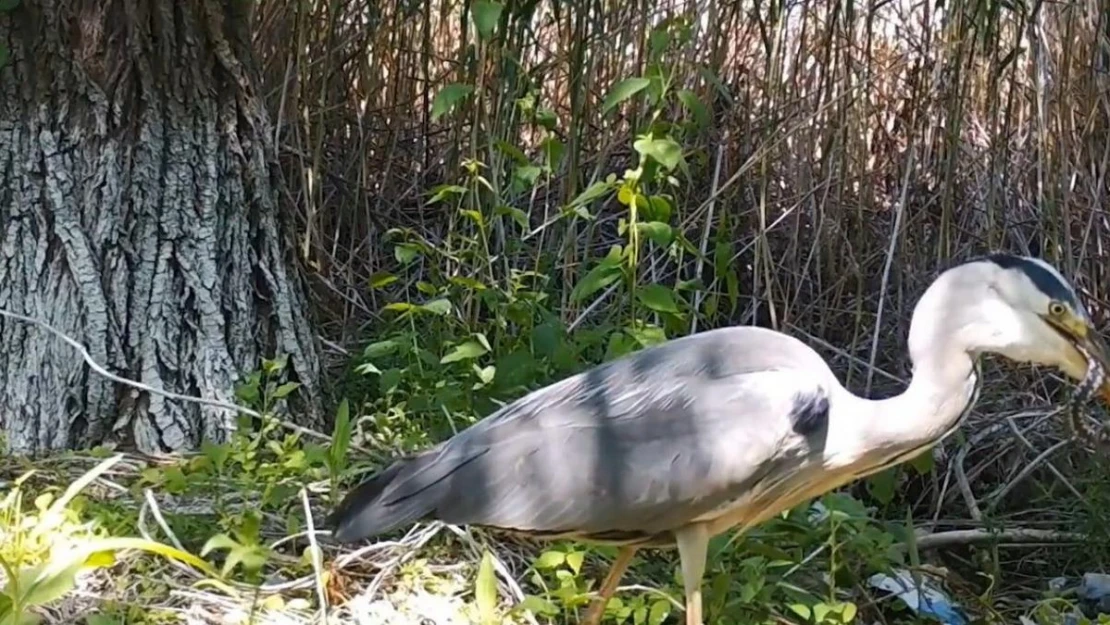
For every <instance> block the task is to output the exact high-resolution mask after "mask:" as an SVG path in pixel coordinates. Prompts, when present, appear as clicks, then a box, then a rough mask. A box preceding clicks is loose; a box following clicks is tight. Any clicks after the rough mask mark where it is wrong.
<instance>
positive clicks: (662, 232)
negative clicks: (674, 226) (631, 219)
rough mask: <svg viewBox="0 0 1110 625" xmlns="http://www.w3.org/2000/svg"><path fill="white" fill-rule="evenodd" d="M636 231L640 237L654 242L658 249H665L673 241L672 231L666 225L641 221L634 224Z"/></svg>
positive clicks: (658, 222)
mask: <svg viewBox="0 0 1110 625" xmlns="http://www.w3.org/2000/svg"><path fill="white" fill-rule="evenodd" d="M636 231H637V232H639V233H640V235H641V236H645V237H647V238H648V239H650V240H652V241H654V242H655V243H656V244H658V245H659V246H660V247H667V246H668V245H670V244H671V241H673V240H674V231H673V230H671V227H670V226H668V225H667V224H665V223H663V222H660V221H641V222H638V223H637V224H636Z"/></svg>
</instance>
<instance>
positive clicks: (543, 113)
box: [536, 108, 559, 130]
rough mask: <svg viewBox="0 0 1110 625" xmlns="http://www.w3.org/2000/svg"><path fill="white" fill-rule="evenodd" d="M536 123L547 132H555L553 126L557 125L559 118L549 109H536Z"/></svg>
mask: <svg viewBox="0 0 1110 625" xmlns="http://www.w3.org/2000/svg"><path fill="white" fill-rule="evenodd" d="M536 123H537V124H539V125H540V126H541V127H543V128H546V129H547V130H555V126H557V125H559V117H558V116H557V115H555V111H553V110H551V109H547V108H541V109H537V110H536Z"/></svg>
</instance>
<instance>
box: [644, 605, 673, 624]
mask: <svg viewBox="0 0 1110 625" xmlns="http://www.w3.org/2000/svg"><path fill="white" fill-rule="evenodd" d="M670 614H671V602H670V601H667V600H666V599H657V600H656V601H655V602H654V603H652V604H651V612H650V613H648V620H647V622H648V625H661V624H662V623H663V621H665V620H667V617H668V616H670Z"/></svg>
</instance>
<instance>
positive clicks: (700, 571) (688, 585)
mask: <svg viewBox="0 0 1110 625" xmlns="http://www.w3.org/2000/svg"><path fill="white" fill-rule="evenodd" d="M675 541H676V542H677V543H678V558H679V560H680V561H681V562H682V581H683V585H684V586H685V588H684V590H685V593H686V625H702V623H701V581H702V577H704V576H705V560H706V557H708V555H709V529H708V528H707V527H706V526H705V525H704V524H700V523H698V524H695V525H688V526H686V527H684V528H682V529H680V530H678V531H677V532H675Z"/></svg>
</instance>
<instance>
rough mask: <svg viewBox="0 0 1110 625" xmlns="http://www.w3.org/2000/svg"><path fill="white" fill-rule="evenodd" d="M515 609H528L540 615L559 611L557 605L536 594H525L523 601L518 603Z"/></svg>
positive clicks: (551, 614) (549, 614)
mask: <svg viewBox="0 0 1110 625" xmlns="http://www.w3.org/2000/svg"><path fill="white" fill-rule="evenodd" d="M516 609H517V610H528V611H529V612H531V613H533V614H537V615H540V616H554V615H556V614H558V613H559V606H557V605H555V604H554V603H552V602H551V601H548V600H547V599H544V598H543V597H537V596H536V595H525V596H524V601H521V602H520V603H518V604H517V606H516Z"/></svg>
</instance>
